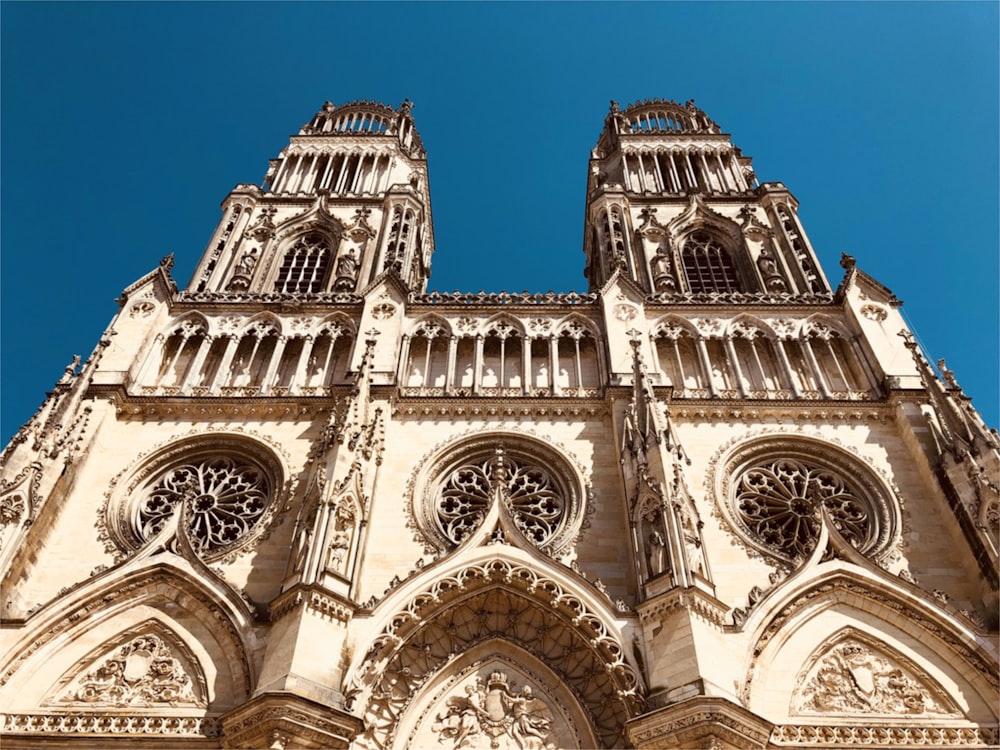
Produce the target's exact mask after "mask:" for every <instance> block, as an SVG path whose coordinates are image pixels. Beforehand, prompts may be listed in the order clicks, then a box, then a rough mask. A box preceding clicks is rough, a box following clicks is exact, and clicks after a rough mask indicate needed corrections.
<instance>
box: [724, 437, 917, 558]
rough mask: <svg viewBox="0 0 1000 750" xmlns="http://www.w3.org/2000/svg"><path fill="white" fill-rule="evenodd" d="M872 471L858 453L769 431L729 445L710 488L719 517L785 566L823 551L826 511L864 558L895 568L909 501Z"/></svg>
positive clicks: (813, 439)
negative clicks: (818, 545)
mask: <svg viewBox="0 0 1000 750" xmlns="http://www.w3.org/2000/svg"><path fill="white" fill-rule="evenodd" d="M741 443H742V445H739V444H741ZM834 445H836V446H837V448H838V449H839V450H836V449H833V448H834ZM737 446H739V447H737ZM852 453H853V454H854V455H851V454H852ZM871 466H872V464H871V462H870V461H868V460H867V459H865V458H864V457H862V456H860V455H858V454H857V452H856V451H854V450H853V449H852V448H848V447H847V446H845V445H843V444H842V443H840V442H838V441H836V440H831V439H829V438H828V437H825V436H822V435H815V436H814V435H807V434H805V433H804V432H802V431H801V428H800V432H799V433H797V434H788V433H787V432H784V431H782V432H775V431H771V430H762V431H757V432H753V433H750V434H748V435H746V436H745V437H736V438H733V439H732V440H730V441H729V442H727V443H726V444H725V445H723V446H722V447H721V448H720V449H719V451H718V452H717V453H716V454H715V456H713V458H712V460H711V461H710V462H709V469H708V474H707V477H706V482H707V486H709V487H713V488H714V490H715V492H716V502H715V503H714V504H713V512H716V513H718V514H720V515H721V516H723V517H724V518H725V519H726V520H727V522H728V523H729V524H730V525H731V527H732V528H733V529H734V531H736V532H738V534H739V536H740V537H741V538H742V539H743V540H745V546H746V547H747V549H748V550H754V551H756V552H758V553H765V554H767V555H769V556H776V557H779V558H780V559H782V560H783V561H785V562H792V561H794V560H796V559H801V557H802V556H803V555H804V554H806V553H808V551H809V550H811V549H812V547H813V545H814V544H815V539H816V531H817V530H818V528H819V511H820V507H824V508H827V510H828V512H829V513H830V515H831V517H832V520H833V521H834V523H835V524H837V526H838V529H839V531H840V533H841V534H842V535H844V536H845V537H846V538H847V539H848V540H849V541H851V542H852V543H853V544H855V545H856V546H857V547H858V549H859V550H860V551H861V552H862V553H864V554H866V555H868V556H870V557H872V558H873V559H874V560H875V561H876V562H880V561H881V562H882V563H887V562H888V561H889V560H891V559H892V556H893V554H896V553H897V552H898V548H897V545H898V542H899V539H900V529H901V527H902V521H901V519H900V510H899V506H900V505H901V504H902V501H901V498H899V493H898V490H897V488H896V487H895V486H894V485H893V483H892V482H891V481H889V480H888V479H886V478H885V476H884V474H881V473H880V474H879V475H876V474H875V473H874V472H873V471H871ZM744 480H747V481H744Z"/></svg>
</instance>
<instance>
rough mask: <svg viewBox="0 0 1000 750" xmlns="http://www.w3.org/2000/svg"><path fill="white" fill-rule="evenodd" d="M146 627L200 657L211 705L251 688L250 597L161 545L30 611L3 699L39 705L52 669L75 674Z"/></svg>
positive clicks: (12, 707) (0, 678)
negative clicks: (153, 552)
mask: <svg viewBox="0 0 1000 750" xmlns="http://www.w3.org/2000/svg"><path fill="white" fill-rule="evenodd" d="M150 623H152V625H150ZM143 628H146V629H149V628H152V630H153V631H154V632H157V633H160V634H169V635H168V636H167V640H168V641H170V642H171V643H172V644H174V645H175V646H176V647H177V648H179V649H181V650H182V651H183V652H184V654H185V655H189V657H188V658H191V659H194V660H195V661H196V662H197V669H198V670H201V672H202V673H203V674H204V677H205V689H206V695H205V698H206V701H207V704H208V709H209V710H211V711H212V712H213V713H221V712H223V711H225V710H227V709H229V708H232V707H234V706H236V705H239V704H240V703H242V702H243V701H245V700H247V698H248V697H249V696H250V694H251V691H252V689H253V686H254V683H255V681H256V670H255V667H254V665H253V649H254V644H253V639H254V635H253V631H254V628H253V614H252V612H251V611H250V608H249V605H248V604H247V603H246V602H244V601H243V600H242V599H241V598H240V597H239V595H238V594H236V593H235V592H234V591H232V589H231V588H230V587H229V586H228V585H227V584H225V583H224V582H222V581H221V579H220V578H219V577H218V576H216V575H214V574H213V573H212V572H211V571H210V570H209V569H208V568H207V567H204V566H203V565H199V564H197V561H196V563H195V564H194V565H192V563H190V562H188V561H187V560H186V559H184V558H183V557H181V556H178V555H174V554H172V553H169V552H161V553H159V554H156V555H153V556H151V557H146V558H144V559H142V560H139V561H129V562H128V563H126V564H125V565H124V566H121V567H116V568H112V569H111V570H108V571H105V572H104V573H102V574H100V575H99V576H97V577H95V578H93V579H91V580H90V581H87V582H86V583H85V584H84V585H83V586H81V587H80V588H79V589H78V590H77V591H75V592H72V593H70V594H68V595H66V596H64V597H62V598H59V599H56V600H54V601H52V602H50V603H49V604H47V605H46V606H45V607H43V608H42V609H41V610H40V611H39V612H38V613H37V614H35V615H34V616H33V617H31V618H30V619H29V620H28V624H27V627H26V628H25V631H24V633H23V634H22V635H21V637H20V638H19V639H18V641H17V643H16V644H14V646H13V647H12V648H11V649H10V651H9V659H8V660H7V661H6V662H5V663H4V664H3V665H2V666H0V669H2V672H0V697H2V698H0V703H3V704H4V705H5V706H6V707H7V710H8V711H11V712H15V711H33V710H35V709H37V708H38V707H39V706H40V705H42V704H43V703H44V701H45V699H46V696H47V695H48V694H49V693H50V692H51V691H52V689H53V686H52V685H51V684H50V683H51V674H52V672H57V673H59V674H63V675H67V674H70V673H72V671H73V668H74V665H79V664H80V663H81V661H84V660H86V659H87V657H88V655H90V654H93V653H94V652H95V650H97V651H100V650H104V651H107V650H108V649H110V648H112V647H113V646H114V645H117V644H120V643H121V642H123V640H126V639H127V638H128V637H129V636H130V635H132V634H136V633H138V632H139V631H140V630H142V629H143ZM42 664H45V669H40V666H41V665H42Z"/></svg>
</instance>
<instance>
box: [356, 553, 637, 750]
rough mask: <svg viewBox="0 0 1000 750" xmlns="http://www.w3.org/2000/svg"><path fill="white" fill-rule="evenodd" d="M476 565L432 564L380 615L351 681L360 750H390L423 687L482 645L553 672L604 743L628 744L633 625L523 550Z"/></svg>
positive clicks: (480, 556) (633, 695) (633, 709)
mask: <svg viewBox="0 0 1000 750" xmlns="http://www.w3.org/2000/svg"><path fill="white" fill-rule="evenodd" d="M472 557H473V556H470V557H467V558H466V559H465V560H463V561H462V563H461V564H460V565H436V566H433V567H434V568H435V570H434V571H433V573H432V572H431V571H425V572H424V573H423V574H422V575H421V576H419V581H415V582H414V583H413V584H411V585H404V588H403V589H401V590H399V591H398V592H396V593H395V594H394V595H391V596H390V598H389V599H387V600H386V601H384V602H383V603H382V604H381V605H380V606H379V607H378V609H377V610H376V611H375V612H374V613H373V615H375V616H376V617H377V621H378V622H380V623H382V625H381V628H380V630H379V631H378V632H379V633H380V634H379V635H378V636H377V637H376V638H375V639H374V641H372V642H371V646H370V648H369V649H368V651H367V653H360V652H359V653H358V655H357V656H356V658H355V659H354V662H353V664H352V665H351V669H350V670H349V671H348V673H347V675H348V676H347V679H346V680H345V693H346V694H347V696H348V704H349V707H350V708H351V710H354V711H360V712H362V713H363V715H364V716H365V722H366V725H367V726H368V730H367V732H366V734H365V735H364V737H363V739H362V740H361V742H362V744H361V747H368V748H376V747H377V748H382V747H388V746H389V745H390V744H391V743H392V742H393V740H394V736H395V733H396V729H397V722H398V720H399V719H400V717H401V716H402V715H403V713H404V712H405V711H406V710H407V709H408V708H409V706H410V705H411V702H412V701H413V698H414V696H415V695H416V694H417V692H418V691H419V690H420V689H421V688H422V686H423V685H425V684H426V683H427V682H428V680H430V679H431V678H432V677H433V675H434V674H436V673H437V671H438V670H439V669H440V668H441V667H443V666H444V665H445V664H447V663H449V662H450V661H451V660H453V659H455V658H456V655H462V654H464V653H466V652H467V651H469V650H470V649H472V648H474V647H477V646H479V645H480V644H487V647H488V649H489V650H491V651H492V652H494V653H496V654H501V655H502V654H507V655H510V654H511V653H521V652H524V653H527V654H530V655H531V658H532V661H534V660H538V661H540V662H541V663H544V664H548V665H549V666H550V667H551V669H552V671H553V672H554V673H556V674H557V675H559V678H560V681H561V683H562V684H563V685H565V686H566V688H567V689H568V690H569V691H571V692H572V693H574V694H575V695H576V697H577V700H578V701H579V702H580V704H581V705H582V706H583V707H584V708H585V709H586V712H587V713H588V714H589V717H590V723H591V725H592V726H593V727H594V730H595V732H596V734H597V736H598V737H599V738H600V741H601V743H602V744H603V745H605V746H609V747H615V746H619V745H621V744H622V741H623V738H624V735H623V734H622V731H623V729H624V723H625V721H626V720H627V719H628V718H630V717H631V716H634V715H636V714H637V713H638V712H639V710H640V706H641V703H642V697H641V696H642V694H643V693H644V686H643V685H642V682H641V680H640V677H639V672H638V670H637V669H636V668H635V667H634V666H633V664H634V662H633V659H632V657H631V655H630V654H629V653H627V650H626V646H625V645H624V643H626V642H627V640H626V633H625V632H624V631H625V629H626V623H625V622H624V621H623V620H621V619H618V618H616V617H615V616H614V615H613V613H612V612H611V610H610V607H608V606H607V604H601V603H600V602H599V600H598V599H597V597H596V596H593V595H592V594H591V593H590V592H588V591H586V590H585V589H584V588H583V587H576V586H574V585H573V583H572V581H571V580H570V577H569V576H567V575H565V574H563V575H558V573H557V576H558V578H559V579H562V580H556V577H549V576H548V575H547V573H548V572H549V571H547V570H545V569H544V567H543V568H542V569H541V572H540V571H539V568H540V566H539V565H538V561H536V560H531V558H530V557H528V556H525V555H523V554H518V553H517V551H516V550H513V549H511V548H506V549H504V548H498V547H496V546H493V545H488V546H486V547H481V548H479V549H478V550H477V553H476V554H475V556H474V557H475V559H472ZM519 558H523V559H519ZM421 581H422V583H419V582H421ZM418 584H419V585H418Z"/></svg>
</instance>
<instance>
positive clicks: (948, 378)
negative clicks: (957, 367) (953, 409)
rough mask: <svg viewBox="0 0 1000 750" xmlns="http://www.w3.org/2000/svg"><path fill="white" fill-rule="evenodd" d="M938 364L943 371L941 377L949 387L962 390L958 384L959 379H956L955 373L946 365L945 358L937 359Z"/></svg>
mask: <svg viewBox="0 0 1000 750" xmlns="http://www.w3.org/2000/svg"><path fill="white" fill-rule="evenodd" d="M937 366H938V369H939V370H940V371H941V379H942V380H943V381H944V382H945V385H947V386H948V388H949V389H954V390H956V391H960V390H962V389H961V387H960V386H959V385H958V381H957V380H955V373H954V372H952V371H951V370H949V369H948V368H947V367H946V366H945V363H944V359H939V360H938V361H937Z"/></svg>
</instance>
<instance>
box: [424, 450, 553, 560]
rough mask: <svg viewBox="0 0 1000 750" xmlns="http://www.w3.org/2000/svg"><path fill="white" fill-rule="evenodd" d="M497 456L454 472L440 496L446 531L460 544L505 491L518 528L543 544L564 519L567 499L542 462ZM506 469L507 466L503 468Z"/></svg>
mask: <svg viewBox="0 0 1000 750" xmlns="http://www.w3.org/2000/svg"><path fill="white" fill-rule="evenodd" d="M499 461H500V462H502V463H500V462H498V457H496V456H494V457H493V458H489V459H486V460H479V461H476V462H470V463H466V464H462V465H461V466H459V467H458V468H456V469H455V470H454V471H452V472H451V474H450V475H449V476H448V479H447V480H446V481H445V482H444V485H443V486H442V488H441V494H440V496H439V498H438V504H437V517H438V523H439V524H440V527H441V530H442V532H443V533H444V534H445V536H447V537H448V539H450V540H451V541H452V542H454V543H455V544H458V543H460V542H461V541H462V539H464V538H465V537H466V536H467V535H468V534H469V532H471V531H472V530H473V529H475V528H476V527H477V526H478V525H479V522H480V520H481V519H482V517H483V516H484V515H485V514H486V511H487V510H488V509H489V505H490V503H491V502H492V497H493V495H494V492H495V491H497V490H499V491H500V492H501V493H502V494H503V495H504V496H505V500H506V502H507V503H508V507H509V508H510V510H511V513H512V515H513V517H514V520H515V522H516V523H517V525H518V527H519V528H520V529H521V530H522V531H523V532H524V533H525V535H526V536H527V537H528V538H529V539H531V540H532V541H534V542H535V543H536V544H538V545H539V546H544V545H545V544H547V543H548V542H549V540H551V539H552V537H553V536H554V535H555V533H556V532H557V531H558V529H559V526H560V524H561V523H562V521H563V520H564V516H565V511H566V503H565V501H564V500H563V497H562V493H561V492H560V490H559V487H558V485H557V484H556V483H555V481H554V480H553V478H552V477H551V475H550V474H549V472H547V471H546V470H545V469H544V468H542V467H540V466H533V465H530V464H525V463H521V462H518V461H515V460H514V459H512V458H509V457H503V458H500V459H499ZM501 467H502V469H501Z"/></svg>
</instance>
